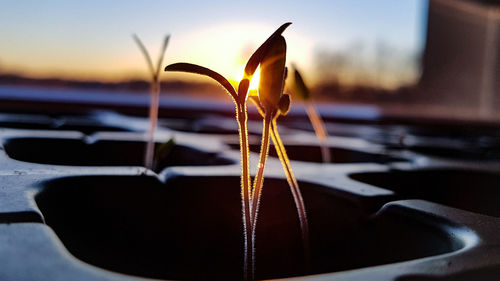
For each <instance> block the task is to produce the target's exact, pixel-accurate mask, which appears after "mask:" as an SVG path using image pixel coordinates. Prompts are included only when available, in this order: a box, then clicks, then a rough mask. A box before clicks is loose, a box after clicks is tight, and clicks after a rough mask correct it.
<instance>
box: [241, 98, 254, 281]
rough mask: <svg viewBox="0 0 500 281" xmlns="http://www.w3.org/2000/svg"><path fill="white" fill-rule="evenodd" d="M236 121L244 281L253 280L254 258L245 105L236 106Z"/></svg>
mask: <svg viewBox="0 0 500 281" xmlns="http://www.w3.org/2000/svg"><path fill="white" fill-rule="evenodd" d="M236 119H237V120H238V127H239V128H238V130H239V135H240V151H241V199H242V200H241V204H242V213H243V235H244V262H243V277H244V279H245V280H253V279H254V271H255V258H254V246H253V242H254V240H253V238H252V235H253V234H252V233H253V229H254V227H253V224H252V220H251V213H250V200H251V198H250V186H251V179H250V162H249V153H250V152H249V148H248V129H247V119H248V115H247V108H246V104H245V103H243V104H237V106H236Z"/></svg>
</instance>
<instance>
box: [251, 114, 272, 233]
mask: <svg viewBox="0 0 500 281" xmlns="http://www.w3.org/2000/svg"><path fill="white" fill-rule="evenodd" d="M271 121H272V115H271V114H265V116H264V121H263V123H264V126H263V130H262V142H261V148H260V159H259V164H258V165H257V174H256V176H255V180H254V185H253V189H252V209H251V210H252V221H253V225H254V226H255V222H256V221H257V213H258V208H259V203H260V195H261V192H262V185H263V183H264V168H265V166H266V159H267V154H268V151H269V132H270V128H271Z"/></svg>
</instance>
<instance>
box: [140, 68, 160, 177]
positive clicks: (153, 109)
mask: <svg viewBox="0 0 500 281" xmlns="http://www.w3.org/2000/svg"><path fill="white" fill-rule="evenodd" d="M159 99H160V82H159V81H158V77H157V76H156V77H154V78H153V82H152V83H151V104H150V106H149V131H148V135H147V139H148V141H147V144H146V153H145V155H144V165H145V166H146V168H148V169H150V170H152V169H153V159H154V144H155V143H154V134H155V130H156V124H157V122H158V103H159Z"/></svg>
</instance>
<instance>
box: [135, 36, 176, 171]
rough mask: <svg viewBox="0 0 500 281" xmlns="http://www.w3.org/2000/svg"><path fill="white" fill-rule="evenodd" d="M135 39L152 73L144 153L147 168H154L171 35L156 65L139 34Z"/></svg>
mask: <svg viewBox="0 0 500 281" xmlns="http://www.w3.org/2000/svg"><path fill="white" fill-rule="evenodd" d="M133 38H134V41H135V42H136V43H137V46H139V49H140V50H141V53H142V54H143V55H144V58H145V59H146V63H147V64H148V69H149V73H150V75H151V103H150V105H149V131H148V133H147V144H146V151H145V153H144V165H145V167H146V169H150V170H152V169H153V158H154V155H153V154H154V134H155V130H156V124H157V122H158V106H159V100H160V79H159V77H160V67H161V64H162V62H163V57H164V56H165V50H166V49H167V45H168V41H169V39H170V35H167V36H165V39H164V40H163V45H162V46H161V49H160V55H159V56H158V60H157V61H156V65H153V61H152V60H151V56H150V55H149V52H148V50H147V49H146V47H145V46H144V44H142V41H141V39H139V37H138V36H137V35H135V34H134V35H133Z"/></svg>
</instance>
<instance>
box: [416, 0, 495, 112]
mask: <svg viewBox="0 0 500 281" xmlns="http://www.w3.org/2000/svg"><path fill="white" fill-rule="evenodd" d="M419 88H420V90H421V91H420V93H421V95H420V97H421V98H423V99H428V100H427V101H432V102H434V103H440V104H447V105H451V106H463V107H473V108H477V109H478V111H479V112H480V113H481V114H484V115H485V116H488V115H489V114H491V113H494V112H495V109H500V1H497V0H495V1H479V0H430V1H429V14H428V25H427V40H426V47H425V51H424V56H423V72H422V76H421V80H420V83H419Z"/></svg>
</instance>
